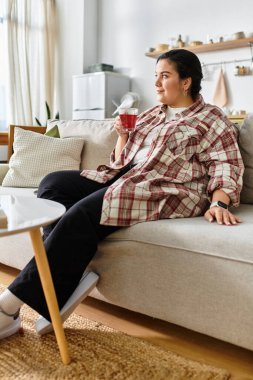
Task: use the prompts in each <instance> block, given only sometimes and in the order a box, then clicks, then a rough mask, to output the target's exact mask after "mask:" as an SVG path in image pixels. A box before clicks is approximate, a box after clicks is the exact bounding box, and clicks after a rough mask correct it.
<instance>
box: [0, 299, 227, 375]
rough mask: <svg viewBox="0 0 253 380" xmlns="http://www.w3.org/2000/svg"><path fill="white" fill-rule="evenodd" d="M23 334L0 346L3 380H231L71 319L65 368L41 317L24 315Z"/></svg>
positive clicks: (220, 371) (216, 371)
mask: <svg viewBox="0 0 253 380" xmlns="http://www.w3.org/2000/svg"><path fill="white" fill-rule="evenodd" d="M21 317H22V320H23V329H24V334H23V335H21V334H16V335H13V336H11V337H9V338H7V339H4V340H2V341H0V379H1V380H3V379H4V380H7V379H27V380H28V379H29V380H31V379H36V380H39V379H45V380H46V379H47V380H48V379H59V380H61V379H85V380H165V379H166V380H167V379H169V380H187V379H196V380H226V379H229V373H228V372H227V371H226V370H223V369H219V368H214V367H211V366H208V365H204V364H201V363H198V362H195V361H192V360H188V359H186V358H183V357H181V356H179V355H177V354H174V353H172V352H169V351H167V350H165V349H163V348H161V347H158V346H155V345H153V344H150V343H148V342H146V341H143V340H142V339H139V338H135V337H131V336H129V335H127V334H124V333H121V332H119V331H116V330H114V329H112V328H109V327H106V326H104V325H102V324H101V323H97V322H94V321H90V320H88V319H86V318H83V317H81V316H78V315H76V314H72V316H71V317H70V318H69V319H68V321H67V322H65V328H66V329H65V332H66V337H67V340H68V345H69V350H70V354H71V358H72V361H71V363H70V364H69V365H63V364H62V363H61V359H60V355H59V351H58V347H57V344H56V340H55V337H54V334H53V333H50V334H48V335H46V336H43V337H39V336H38V335H37V334H36V332H35V329H34V323H35V321H36V318H37V317H38V314H37V313H35V312H34V311H33V310H31V309H30V308H29V307H28V306H24V307H23V308H22V311H21Z"/></svg>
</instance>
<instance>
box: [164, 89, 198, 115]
mask: <svg viewBox="0 0 253 380" xmlns="http://www.w3.org/2000/svg"><path fill="white" fill-rule="evenodd" d="M204 106H205V102H204V99H203V97H202V95H200V94H199V95H198V97H197V99H196V101H195V102H194V103H193V104H192V105H191V106H190V107H188V108H186V109H185V110H184V111H182V112H179V113H177V114H176V117H178V116H181V117H182V116H192V115H194V114H195V113H197V112H199V111H200V110H202V109H203V107H204ZM167 108H168V106H167V104H161V105H160V112H159V113H166V111H167Z"/></svg>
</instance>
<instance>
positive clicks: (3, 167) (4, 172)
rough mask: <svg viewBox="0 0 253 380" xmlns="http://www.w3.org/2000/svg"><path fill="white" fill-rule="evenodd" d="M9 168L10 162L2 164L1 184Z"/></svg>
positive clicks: (0, 166)
mask: <svg viewBox="0 0 253 380" xmlns="http://www.w3.org/2000/svg"><path fill="white" fill-rule="evenodd" d="M8 170H9V165H8V164H0V185H1V184H2V182H3V179H4V177H5V175H6V173H7V172H8Z"/></svg>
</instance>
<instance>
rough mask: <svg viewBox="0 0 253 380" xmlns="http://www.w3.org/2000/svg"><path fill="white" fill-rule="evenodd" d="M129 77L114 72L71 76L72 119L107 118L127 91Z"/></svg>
mask: <svg viewBox="0 0 253 380" xmlns="http://www.w3.org/2000/svg"><path fill="white" fill-rule="evenodd" d="M129 87H130V78H129V77H127V76H125V75H122V74H119V73H114V72H109V71H101V72H96V73H89V74H82V75H74V76H73V114H72V117H73V120H77V119H97V120H102V119H107V118H111V117H113V116H112V114H113V112H114V111H115V109H116V108H117V106H116V105H117V104H120V100H121V98H122V96H123V95H124V94H125V93H127V92H128V91H129Z"/></svg>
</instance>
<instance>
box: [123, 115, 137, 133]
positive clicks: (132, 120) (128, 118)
mask: <svg viewBox="0 0 253 380" xmlns="http://www.w3.org/2000/svg"><path fill="white" fill-rule="evenodd" d="M119 116H120V120H121V123H122V125H123V127H124V128H126V129H129V130H133V129H134V127H135V124H136V120H137V115H128V114H126V113H123V114H121V115H119Z"/></svg>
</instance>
